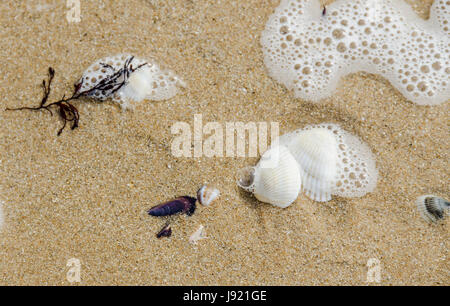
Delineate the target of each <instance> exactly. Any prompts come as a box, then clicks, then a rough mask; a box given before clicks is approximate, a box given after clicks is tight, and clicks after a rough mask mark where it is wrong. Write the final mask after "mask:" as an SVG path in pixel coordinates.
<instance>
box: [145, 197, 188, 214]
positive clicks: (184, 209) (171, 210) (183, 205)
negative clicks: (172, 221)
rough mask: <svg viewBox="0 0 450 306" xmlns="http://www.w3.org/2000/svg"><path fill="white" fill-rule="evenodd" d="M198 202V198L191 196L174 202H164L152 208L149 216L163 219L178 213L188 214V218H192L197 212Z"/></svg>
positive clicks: (179, 198)
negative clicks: (196, 205) (196, 204)
mask: <svg viewBox="0 0 450 306" xmlns="http://www.w3.org/2000/svg"><path fill="white" fill-rule="evenodd" d="M196 201H197V199H196V198H193V197H190V196H183V197H178V198H176V199H174V200H172V201H168V202H164V203H161V204H159V205H156V206H154V207H152V208H150V209H149V210H148V214H149V215H151V216H156V217H162V216H170V215H174V214H177V213H186V214H187V215H188V216H191V215H192V214H193V213H194V211H195V202H196Z"/></svg>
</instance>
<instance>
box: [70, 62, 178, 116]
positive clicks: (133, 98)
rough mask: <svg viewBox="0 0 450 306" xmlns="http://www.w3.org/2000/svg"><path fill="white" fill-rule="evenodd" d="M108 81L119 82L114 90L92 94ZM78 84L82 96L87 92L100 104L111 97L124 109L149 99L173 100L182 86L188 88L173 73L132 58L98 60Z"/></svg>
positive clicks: (111, 87) (97, 91)
mask: <svg viewBox="0 0 450 306" xmlns="http://www.w3.org/2000/svg"><path fill="white" fill-rule="evenodd" d="M119 72H120V73H119ZM114 76H116V77H114ZM108 78H113V79H114V80H115V81H114V82H113V83H112V85H113V86H108V88H109V89H102V90H92V89H94V88H95V87H96V86H98V84H99V83H100V82H102V81H104V80H106V79H108ZM78 83H79V84H80V85H81V87H80V89H79V92H87V94H86V95H87V96H90V97H92V98H95V99H100V100H104V99H107V98H110V97H111V98H113V100H114V101H116V102H118V103H120V104H121V106H122V107H124V108H127V107H130V106H132V102H140V101H142V100H145V99H150V100H165V99H169V98H171V97H173V96H174V95H176V94H177V92H178V86H182V87H185V86H186V84H185V83H184V82H183V81H181V80H180V79H179V78H178V77H177V76H176V75H175V74H174V73H173V72H172V71H170V70H163V69H161V68H160V67H159V66H158V65H157V64H156V63H155V62H151V61H147V60H143V59H139V58H137V57H134V56H133V55H130V54H119V55H115V56H108V57H105V58H102V59H99V60H97V61H96V62H95V63H93V64H92V65H91V66H89V68H87V69H86V71H85V72H84V73H83V75H82V77H81V79H80V81H79V82H78Z"/></svg>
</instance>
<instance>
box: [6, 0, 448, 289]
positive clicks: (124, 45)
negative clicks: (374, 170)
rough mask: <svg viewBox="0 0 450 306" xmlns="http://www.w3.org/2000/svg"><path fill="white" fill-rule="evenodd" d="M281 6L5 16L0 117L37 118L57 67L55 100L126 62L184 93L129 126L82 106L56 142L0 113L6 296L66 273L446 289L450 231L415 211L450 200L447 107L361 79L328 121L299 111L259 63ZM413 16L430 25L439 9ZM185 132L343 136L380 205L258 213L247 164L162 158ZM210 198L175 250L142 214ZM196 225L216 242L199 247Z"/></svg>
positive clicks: (96, 106) (108, 280)
mask: <svg viewBox="0 0 450 306" xmlns="http://www.w3.org/2000/svg"><path fill="white" fill-rule="evenodd" d="M25 2H26V3H25ZM169 3H170V4H169ZM174 3H175V4H174ZM278 3H279V2H278V1H275V0H273V1H259V0H252V1H213V0H211V1H162V0H161V1H144V0H129V1H122V0H120V1H106V0H105V1H81V22H80V23H68V22H67V20H66V16H65V14H66V12H67V10H68V9H67V8H66V6H65V1H56V0H54V1H50V0H47V1H44V0H39V1H38V0H33V1H24V3H17V1H9V0H8V1H2V2H1V3H0V9H1V12H2V14H1V15H0V24H1V27H0V28H1V29H2V30H1V31H0V41H1V42H2V48H1V49H0V55H1V60H0V67H1V71H2V74H1V76H0V78H1V82H2V86H1V87H0V97H1V98H2V99H1V107H2V108H5V107H18V106H24V105H27V106H31V105H37V104H38V103H39V102H40V99H41V93H42V89H41V87H40V82H41V81H42V79H44V78H45V77H46V71H47V69H48V67H49V66H52V67H53V68H54V69H55V70H56V77H55V80H54V84H53V91H52V95H51V98H50V99H53V100H54V99H57V98H60V97H61V96H62V95H63V94H67V95H69V94H70V91H71V90H72V84H73V83H74V82H75V81H77V79H78V78H79V76H80V75H81V73H82V72H83V70H84V69H85V68H87V67H88V66H89V65H90V64H91V63H92V62H94V61H95V60H97V59H98V58H101V57H103V56H107V55H114V54H116V53H123V52H127V53H132V54H135V55H137V56H142V57H148V56H154V58H155V59H156V60H157V61H158V62H160V63H163V64H165V65H166V66H167V67H169V68H171V69H173V70H174V71H175V72H176V73H177V74H178V75H179V76H180V77H181V78H182V79H183V80H185V81H186V82H187V84H188V87H187V88H186V89H184V90H182V91H181V93H179V94H178V95H177V96H175V97H174V98H172V99H170V100H167V101H162V102H151V101H145V102H143V103H142V104H140V105H139V106H137V107H136V109H135V110H134V111H122V110H120V108H119V107H118V106H117V105H115V104H114V103H112V102H110V101H107V102H104V103H95V102H92V101H77V102H75V103H74V104H75V106H76V107H77V108H78V110H79V112H80V116H81V121H80V127H79V128H78V129H76V130H74V131H70V130H69V129H67V130H65V131H64V132H63V133H62V135H61V136H60V137H57V136H56V132H57V130H58V129H59V128H60V126H61V124H62V122H60V121H59V120H58V119H56V117H55V116H54V117H50V115H49V114H48V113H47V112H45V111H40V112H29V111H22V112H4V111H3V110H1V111H0V177H1V180H0V200H2V201H3V202H4V208H3V210H4V218H5V224H4V226H3V229H2V230H1V232H0V284H2V285H12V284H17V285H19V284H20V285H67V284H69V282H68V281H67V279H66V273H67V271H68V269H69V268H68V267H67V266H66V263H67V261H68V260H69V259H70V258H77V259H79V260H80V262H81V282H80V283H79V284H81V285H93V284H101V285H116V284H135V285H308V284H312V285H315V284H326V285H365V284H368V283H367V282H366V280H367V271H368V268H367V262H368V260H369V259H370V258H376V259H378V260H379V261H380V263H381V282H380V284H383V285H449V284H450V272H449V271H450V269H449V268H450V267H449V261H448V253H449V242H448V241H449V227H450V225H449V224H450V221H449V219H447V220H446V221H445V222H444V223H443V224H440V225H434V226H432V225H428V224H427V223H425V222H424V221H423V220H422V219H421V217H420V215H419V213H418V212H417V211H416V207H415V204H414V200H415V198H416V197H417V196H419V195H422V194H425V193H434V194H437V195H440V196H443V197H446V198H449V197H450V193H449V190H448V185H447V184H448V181H449V174H448V168H449V167H448V166H449V165H448V152H449V151H450V146H449V143H450V141H449V125H448V122H449V117H448V114H449V103H445V104H442V105H439V106H433V107H429V106H419V105H416V104H413V103H411V102H409V101H407V100H406V99H404V98H403V97H402V96H401V95H400V94H399V93H398V92H397V91H396V90H395V89H394V88H393V87H392V86H390V85H389V83H388V82H387V81H385V80H384V79H382V78H380V77H378V76H374V75H369V74H365V73H358V74H354V75H350V76H347V77H346V78H345V79H344V80H343V81H342V82H341V84H340V86H339V88H338V90H337V91H336V92H335V93H334V94H333V96H332V97H330V98H329V99H326V100H324V101H323V102H322V103H321V104H312V103H309V102H307V101H302V100H299V99H295V98H294V97H293V94H292V92H289V91H287V90H286V89H285V88H284V87H283V86H282V85H280V84H278V83H276V82H275V81H274V80H272V79H271V78H270V77H269V76H268V75H267V73H266V71H265V66H264V63H263V56H262V51H261V48H260V45H259V38H260V33H261V31H262V30H263V28H264V26H265V23H266V20H267V18H268V16H269V15H270V14H271V13H272V11H273V9H274V8H275V7H276V6H277V5H278ZM408 3H410V4H412V5H413V7H414V10H415V11H416V12H417V13H418V14H419V15H420V16H421V17H422V18H427V16H428V12H429V7H430V5H431V3H432V1H429V0H427V1H419V0H416V1H412V0H410V1H408ZM194 114H202V115H203V122H209V121H217V122H220V123H225V122H227V121H243V122H251V121H253V122H261V121H268V122H270V121H275V122H279V123H280V131H281V133H285V132H288V131H291V130H294V129H297V128H300V127H303V126H305V125H307V124H313V123H320V122H334V123H339V124H340V125H341V126H342V127H343V128H344V129H346V130H348V131H350V132H352V133H354V134H356V135H358V136H359V137H360V138H361V139H363V140H364V141H365V142H367V143H368V145H369V146H370V147H371V149H372V150H373V152H374V154H375V156H376V160H377V166H378V168H379V182H378V185H377V188H376V189H375V191H374V192H373V193H370V194H368V195H367V196H365V197H363V198H359V199H345V198H336V197H335V198H333V200H332V201H330V202H327V203H318V202H313V201H311V200H309V199H308V198H307V197H305V196H304V195H302V196H300V197H299V198H298V199H297V201H296V202H295V203H294V204H292V205H291V206H290V207H289V208H287V209H280V208H277V207H273V206H271V205H268V204H262V203H259V202H258V201H257V200H256V199H254V198H253V197H251V196H250V195H248V194H246V193H244V192H242V191H240V190H239V189H238V188H237V186H236V184H235V172H236V171H237V170H238V169H239V168H241V167H244V166H248V165H253V164H254V163H255V162H256V161H257V159H256V158H227V157H223V158H208V157H201V158H184V157H183V158H175V157H173V156H172V154H171V151H170V145H171V141H172V139H173V138H174V135H172V134H171V132H170V127H171V126H172V125H173V124H174V123H175V122H177V121H184V122H187V123H189V124H190V125H191V126H192V125H193V118H194V117H193V116H194ZM203 183H215V184H216V185H218V186H219V188H220V191H221V194H222V195H221V197H220V199H219V200H218V201H216V202H214V203H213V204H212V205H211V206H210V207H203V206H199V207H198V209H197V211H196V212H195V214H194V215H193V216H191V217H188V216H186V215H181V216H175V217H172V218H170V219H169V220H170V221H171V226H172V231H173V234H172V236H171V237H170V238H162V239H157V238H156V237H155V234H156V233H157V232H158V231H159V230H160V228H161V227H162V226H163V225H164V224H165V222H166V221H167V219H157V218H154V217H150V216H148V215H146V210H147V209H148V208H150V207H151V206H153V205H155V204H158V203H160V202H162V201H165V200H168V199H170V198H172V197H174V196H178V195H185V194H188V195H195V192H196V191H197V189H198V188H199V187H200V186H201V185H202V184H203ZM201 224H203V225H204V226H205V230H206V234H207V236H208V239H204V240H201V241H199V242H198V244H197V245H192V244H191V243H189V241H188V239H189V236H190V235H191V234H192V233H193V232H194V231H195V230H196V229H197V228H198V227H199V226H200V225H201ZM74 284H78V283H74ZM375 284H376V283H375Z"/></svg>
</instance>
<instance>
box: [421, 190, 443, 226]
mask: <svg viewBox="0 0 450 306" xmlns="http://www.w3.org/2000/svg"><path fill="white" fill-rule="evenodd" d="M416 205H417V209H418V210H419V212H420V215H421V216H422V218H423V219H424V220H425V221H427V222H429V223H436V222H438V221H441V220H443V219H444V218H445V216H446V214H447V213H448V211H449V209H450V202H449V201H447V200H445V199H443V198H441V197H438V196H435V195H431V194H428V195H423V196H420V197H418V198H417V200H416Z"/></svg>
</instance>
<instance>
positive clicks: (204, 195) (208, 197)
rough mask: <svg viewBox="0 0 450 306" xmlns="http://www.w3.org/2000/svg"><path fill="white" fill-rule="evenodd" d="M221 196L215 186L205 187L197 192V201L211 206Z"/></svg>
mask: <svg viewBox="0 0 450 306" xmlns="http://www.w3.org/2000/svg"><path fill="white" fill-rule="evenodd" d="M219 196H220V191H219V189H217V188H215V187H213V186H207V185H203V186H202V187H200V189H199V190H198V191H197V200H198V201H199V202H200V204H202V205H204V206H209V205H210V204H211V203H212V202H213V201H214V200H215V199H217V198H218V197H219Z"/></svg>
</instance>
